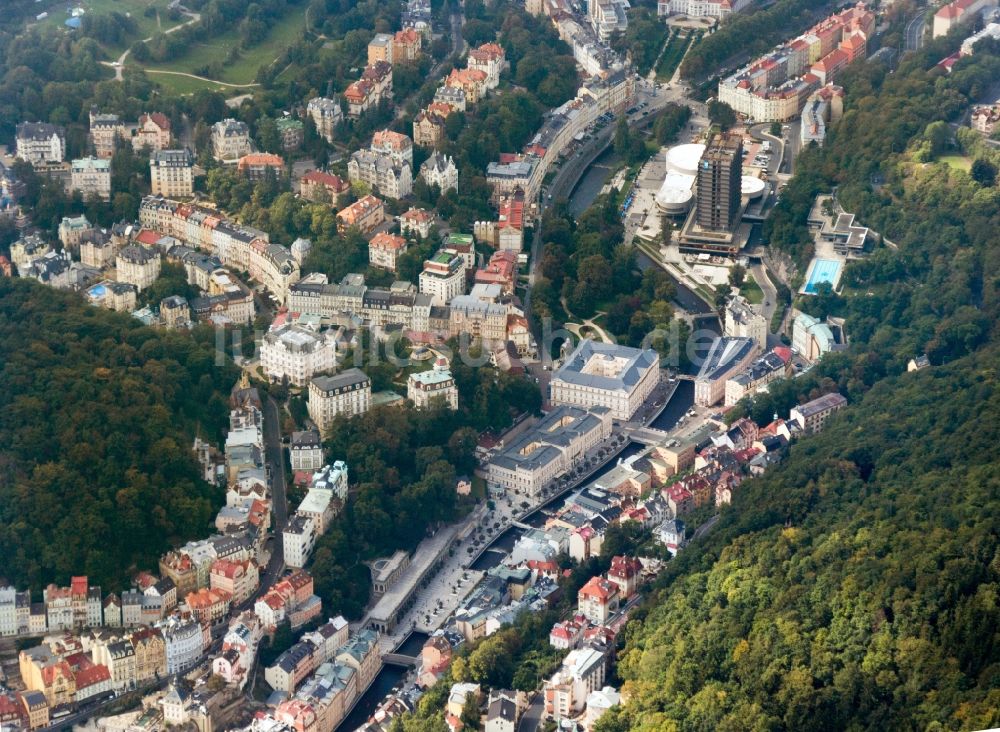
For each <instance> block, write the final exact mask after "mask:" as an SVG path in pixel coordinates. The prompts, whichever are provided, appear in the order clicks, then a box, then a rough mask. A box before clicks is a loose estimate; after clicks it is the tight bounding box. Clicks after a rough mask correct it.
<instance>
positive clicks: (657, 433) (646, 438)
mask: <svg viewBox="0 0 1000 732" xmlns="http://www.w3.org/2000/svg"><path fill="white" fill-rule="evenodd" d="M622 432H624V433H625V436H626V437H628V438H629V439H630V440H632V441H633V442H638V443H639V444H641V445H647V446H649V445H662V444H664V443H665V442H666V441H667V440H668V439H669V438H670V434H669V433H667V432H664V431H663V430H658V429H654V428H652V427H640V426H636V427H629V426H628V425H626V426H625V427H623V428H622Z"/></svg>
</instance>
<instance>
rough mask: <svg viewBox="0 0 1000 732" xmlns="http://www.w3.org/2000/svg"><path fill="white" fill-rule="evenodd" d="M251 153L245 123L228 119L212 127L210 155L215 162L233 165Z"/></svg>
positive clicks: (251, 146)
mask: <svg viewBox="0 0 1000 732" xmlns="http://www.w3.org/2000/svg"><path fill="white" fill-rule="evenodd" d="M252 152H253V145H252V144H251V143H250V129H249V128H248V127H247V126H246V123H245V122H240V121H239V120H235V119H232V118H231V117H230V118H227V119H224V120H222V121H221V122H216V123H215V124H214V125H212V153H213V155H214V156H215V159H216V160H218V161H220V162H225V163H235V162H236V161H237V160H239V159H240V158H242V157H243V156H244V155H249V154H250V153H252Z"/></svg>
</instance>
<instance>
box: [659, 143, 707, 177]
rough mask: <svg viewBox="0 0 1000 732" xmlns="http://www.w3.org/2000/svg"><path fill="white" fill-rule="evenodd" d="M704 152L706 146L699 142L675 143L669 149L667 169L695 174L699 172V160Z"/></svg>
mask: <svg viewBox="0 0 1000 732" xmlns="http://www.w3.org/2000/svg"><path fill="white" fill-rule="evenodd" d="M704 153H705V146H704V145H700V144H698V143H690V144H687V145H675V146H674V147H672V148H670V149H669V150H667V170H668V171H670V170H673V171H674V172H676V173H686V174H687V175H695V174H696V173H697V172H698V161H699V160H701V156H702V155H703V154H704Z"/></svg>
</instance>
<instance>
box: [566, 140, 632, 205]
mask: <svg viewBox="0 0 1000 732" xmlns="http://www.w3.org/2000/svg"><path fill="white" fill-rule="evenodd" d="M621 164H622V159H621V158H620V157H619V156H618V155H616V154H615V150H614V148H613V147H609V148H608V149H607V150H605V151H604V152H603V153H601V154H600V155H598V156H597V158H595V159H594V162H593V163H591V164H590V165H589V166H588V167H587V170H586V172H584V174H583V176H582V177H581V178H580V181H579V183H577V184H576V188H574V189H573V192H572V193H570V196H569V211H570V213H571V214H573V216H579V215H580V214H582V213H583V212H584V211H586V210H587V208H588V207H589V206H590V204H592V203H593V202H594V199H595V198H597V196H598V195H600V193H601V189H602V188H603V187H604V184H605V183H607V182H608V179H609V178H610V177H611V174H612V173H614V172H615V171H616V170H617V169H618V168H619V166H621Z"/></svg>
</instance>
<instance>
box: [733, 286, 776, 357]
mask: <svg viewBox="0 0 1000 732" xmlns="http://www.w3.org/2000/svg"><path fill="white" fill-rule="evenodd" d="M767 331H768V323H767V319H766V318H765V317H764V316H763V315H761V314H760V312H759V311H758V309H757V308H755V307H754V306H753V305H751V304H750V303H749V302H747V300H746V298H745V297H742V296H741V295H737V296H735V297H732V298H730V299H729V301H728V302H727V303H726V314H725V321H724V323H723V331H722V334H723V335H724V336H727V337H729V338H750V339H751V340H752V341H753V342H754V343H756V344H757V347H758V348H761V349H764V348H766V347H767Z"/></svg>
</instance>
